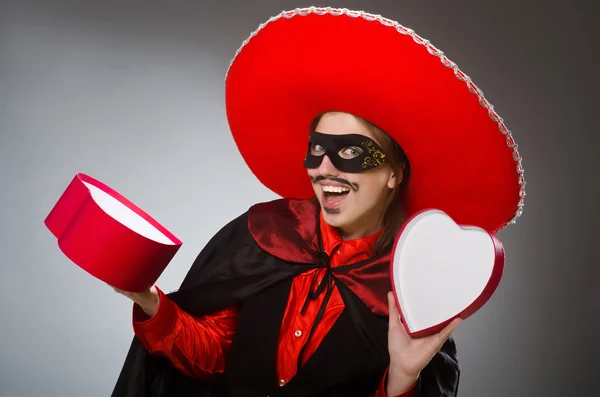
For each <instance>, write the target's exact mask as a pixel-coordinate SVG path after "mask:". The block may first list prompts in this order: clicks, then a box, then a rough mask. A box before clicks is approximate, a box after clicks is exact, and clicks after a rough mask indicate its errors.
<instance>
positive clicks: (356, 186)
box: [310, 175, 358, 191]
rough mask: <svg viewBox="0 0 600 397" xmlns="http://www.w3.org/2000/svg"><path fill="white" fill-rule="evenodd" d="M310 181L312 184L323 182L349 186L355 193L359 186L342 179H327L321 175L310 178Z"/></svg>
mask: <svg viewBox="0 0 600 397" xmlns="http://www.w3.org/2000/svg"><path fill="white" fill-rule="evenodd" d="M310 180H311V181H312V183H319V182H321V181H332V182H337V183H339V184H342V185H345V186H348V187H349V188H350V189H352V190H353V191H357V190H358V185H357V184H355V183H350V182H348V181H347V180H345V179H341V178H325V177H324V176H322V175H319V176H317V177H315V178H313V177H310Z"/></svg>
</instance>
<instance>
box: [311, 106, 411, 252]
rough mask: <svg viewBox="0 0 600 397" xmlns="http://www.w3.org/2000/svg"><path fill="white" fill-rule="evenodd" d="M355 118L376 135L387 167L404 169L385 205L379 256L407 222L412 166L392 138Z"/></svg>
mask: <svg viewBox="0 0 600 397" xmlns="http://www.w3.org/2000/svg"><path fill="white" fill-rule="evenodd" d="M325 113H328V112H323V113H321V114H319V115H318V116H317V117H315V119H314V120H313V121H312V123H311V126H310V131H313V130H315V129H316V127H317V125H318V124H319V121H320V120H321V117H322V116H323V115H324V114H325ZM354 117H356V118H357V119H358V120H359V121H361V122H362V123H363V124H364V125H365V126H366V127H367V128H368V129H369V130H370V131H371V132H372V133H373V134H374V135H375V137H376V138H377V140H378V141H379V142H378V143H380V144H381V146H382V147H383V150H384V151H385V153H386V156H387V159H388V161H387V162H386V163H385V166H388V167H391V168H392V169H393V170H399V169H402V181H401V182H400V184H398V185H397V186H396V187H395V188H394V189H392V191H391V192H390V195H389V196H388V198H387V201H386V204H385V209H384V211H383V216H382V224H383V231H382V233H381V235H380V236H379V238H378V239H377V241H376V243H375V246H374V247H373V253H374V254H375V255H377V254H379V253H382V252H384V251H386V250H387V249H390V248H391V246H392V244H393V243H394V239H395V238H396V235H397V234H398V231H399V230H400V227H401V226H402V224H403V223H404V221H405V220H406V213H405V211H404V206H403V202H404V200H403V195H404V191H405V186H406V184H407V182H408V178H409V177H410V164H409V162H408V157H407V156H406V153H404V150H403V149H402V148H401V147H400V145H399V144H398V143H397V142H396V141H395V140H394V139H393V138H392V137H391V136H389V135H388V134H387V133H386V132H385V131H383V130H382V129H381V128H379V127H378V126H376V125H375V124H373V123H371V122H370V121H368V120H365V119H363V118H362V117H359V116H354ZM314 199H316V198H314Z"/></svg>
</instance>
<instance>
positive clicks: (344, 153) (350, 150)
mask: <svg viewBox="0 0 600 397" xmlns="http://www.w3.org/2000/svg"><path fill="white" fill-rule="evenodd" d="M361 153H362V149H361V148H359V147H358V146H349V147H346V148H344V149H342V150H341V151H340V157H342V158H344V159H353V158H355V157H356V156H358V155H360V154H361Z"/></svg>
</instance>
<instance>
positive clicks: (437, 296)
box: [391, 210, 504, 334]
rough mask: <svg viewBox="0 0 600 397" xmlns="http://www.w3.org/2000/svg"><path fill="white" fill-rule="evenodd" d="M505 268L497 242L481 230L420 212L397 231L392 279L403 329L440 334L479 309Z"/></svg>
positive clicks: (434, 212) (439, 213)
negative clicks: (457, 319)
mask: <svg viewBox="0 0 600 397" xmlns="http://www.w3.org/2000/svg"><path fill="white" fill-rule="evenodd" d="M503 265H504V251H503V249H502V245H501V244H500V242H499V240H498V239H497V238H496V237H495V236H493V235H491V234H489V233H488V232H486V231H485V230H483V229H480V228H476V227H461V226H459V225H457V224H456V223H455V222H454V221H453V220H452V219H451V218H450V217H449V216H448V215H447V214H445V213H444V212H442V211H438V210H428V211H423V212H421V213H419V214H417V215H415V216H413V217H412V218H411V219H409V220H408V221H407V222H406V224H405V225H404V226H403V228H402V230H401V231H400V233H399V235H398V238H397V240H396V244H395V246H394V251H393V256H392V268H391V277H392V284H393V286H394V292H395V296H396V302H397V304H398V309H399V310H400V313H401V315H402V318H403V322H404V325H405V327H406V329H407V331H408V332H409V333H411V334H427V333H433V332H437V331H439V330H440V329H441V328H442V327H443V326H444V325H446V324H447V323H448V322H450V321H451V320H452V319H454V318H456V317H461V318H463V319H465V318H466V317H468V316H470V315H472V314H473V313H474V312H475V311H477V310H479V309H480V308H481V306H483V304H484V303H485V302H487V300H488V299H489V298H490V296H491V295H492V293H493V292H494V290H495V289H496V287H497V285H498V283H499V281H500V277H501V274H502V269H503Z"/></svg>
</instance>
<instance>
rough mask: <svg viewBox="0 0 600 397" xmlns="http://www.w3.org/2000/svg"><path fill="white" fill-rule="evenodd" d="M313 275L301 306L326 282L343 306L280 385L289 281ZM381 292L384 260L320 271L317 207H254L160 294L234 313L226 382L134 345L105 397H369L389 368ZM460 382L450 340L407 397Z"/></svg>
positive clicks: (326, 290) (193, 308)
mask: <svg viewBox="0 0 600 397" xmlns="http://www.w3.org/2000/svg"><path fill="white" fill-rule="evenodd" d="M317 267H323V268H325V269H326V276H325V278H324V279H323V282H322V283H321V285H319V288H317V290H316V291H315V292H314V294H311V295H309V296H308V297H307V299H311V296H312V297H313V298H314V296H316V295H318V294H321V293H323V294H326V299H325V301H327V299H328V297H329V294H330V293H331V290H332V288H333V285H334V284H335V287H337V288H338V289H339V291H340V294H341V296H342V299H343V301H344V305H345V308H344V309H343V311H342V313H341V315H340V317H339V318H338V320H337V321H336V323H335V324H334V325H333V327H332V329H331V331H329V333H328V334H327V335H326V336H325V338H324V340H323V342H322V343H321V344H320V346H319V347H318V348H317V350H316V351H315V353H314V354H313V355H312V356H311V358H310V359H309V360H308V361H307V362H306V364H304V365H299V367H298V372H297V374H296V376H295V377H294V378H293V379H291V380H290V381H289V382H288V383H287V384H286V385H285V386H283V387H280V386H279V384H278V379H277V374H276V348H277V341H278V337H279V329H280V326H281V321H282V318H283V314H284V311H285V308H286V303H287V297H288V294H289V290H290V288H291V284H292V280H293V278H294V276H296V275H298V274H300V273H303V272H305V271H306V270H308V269H310V268H317ZM390 290H391V284H390V280H389V252H387V253H383V254H381V255H378V256H376V257H374V258H371V259H369V260H365V261H361V262H357V263H353V264H349V265H345V266H340V267H335V268H330V267H329V266H328V258H327V255H325V254H324V253H323V250H322V245H321V238H320V233H319V212H318V204H315V203H312V202H310V201H307V200H290V199H279V200H275V201H272V202H268V203H261V204H257V205H255V206H253V207H251V208H250V209H249V210H248V211H247V212H245V213H244V214H242V215H241V216H239V217H237V218H236V219H234V220H233V221H231V222H230V223H229V224H227V225H226V226H225V227H223V228H222V229H221V230H220V231H219V232H218V233H217V234H216V235H215V236H214V237H213V238H212V239H211V240H210V241H209V242H208V244H207V245H206V247H205V248H204V249H203V250H202V251H201V252H200V254H199V255H198V257H197V258H196V260H195V261H194V263H193V264H192V266H191V268H190V270H189V272H188V274H187V275H186V277H185V279H184V280H183V282H182V284H181V287H180V288H179V289H178V290H177V291H176V292H173V293H171V294H169V295H168V296H169V297H170V299H172V300H173V301H174V302H175V303H177V304H178V305H179V306H180V307H181V308H182V309H183V310H185V311H187V312H188V313H190V314H192V315H196V316H199V315H203V314H210V313H212V312H214V311H216V310H219V309H223V308H225V307H227V306H230V305H238V306H239V307H240V317H239V320H238V324H237V328H236V333H235V335H234V339H233V342H232V345H231V349H230V352H229V356H228V358H227V368H226V371H225V374H223V375H219V376H215V377H214V378H211V379H210V380H199V379H195V378H191V377H188V376H186V375H184V374H182V373H181V372H179V371H177V370H176V369H175V368H174V367H173V366H172V365H171V363H170V362H169V361H168V359H166V358H164V357H161V356H158V355H152V354H149V353H148V352H147V350H146V349H145V348H144V347H143V346H142V344H141V343H140V341H139V340H138V339H137V338H136V337H134V338H133V341H132V344H131V347H130V349H129V352H128V354H127V357H126V359H125V363H124V365H123V368H122V370H121V373H120V375H119V377H118V380H117V383H116V386H115V388H114V391H113V393H112V396H113V397H167V396H168V397H188V396H189V397H192V396H193V397H212V396H215V397H238V396H239V397H253V396H261V397H264V396H281V397H292V396H307V397H308V396H314V397H320V396H323V397H325V396H333V397H334V396H340V397H341V396H364V397H369V396H371V395H373V394H374V392H375V391H376V389H377V387H378V385H379V383H380V381H381V378H382V376H383V374H384V372H385V370H386V368H387V366H388V364H389V354H388V350H387V332H388V328H387V327H388V322H387V320H388V319H387V314H388V313H387V295H386V294H387V292H388V291H390ZM322 309H324V306H322ZM319 318H320V317H319V316H318V317H317V321H316V322H318V320H319ZM315 327H316V324H315ZM313 329H314V328H313ZM311 334H312V333H311ZM309 337H310V336H309ZM299 364H300V363H299ZM459 374H460V370H459V365H458V361H457V353H456V346H455V343H454V341H453V339H452V338H450V339H448V341H447V342H446V343H445V344H444V346H443V347H442V349H441V350H440V351H439V352H438V353H437V354H436V355H435V356H434V357H433V359H432V360H431V361H430V363H429V364H428V365H427V366H426V367H425V369H424V370H423V371H422V372H421V376H420V378H419V381H418V385H417V389H416V392H415V397H438V396H455V395H456V393H457V389H458V381H459Z"/></svg>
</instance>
